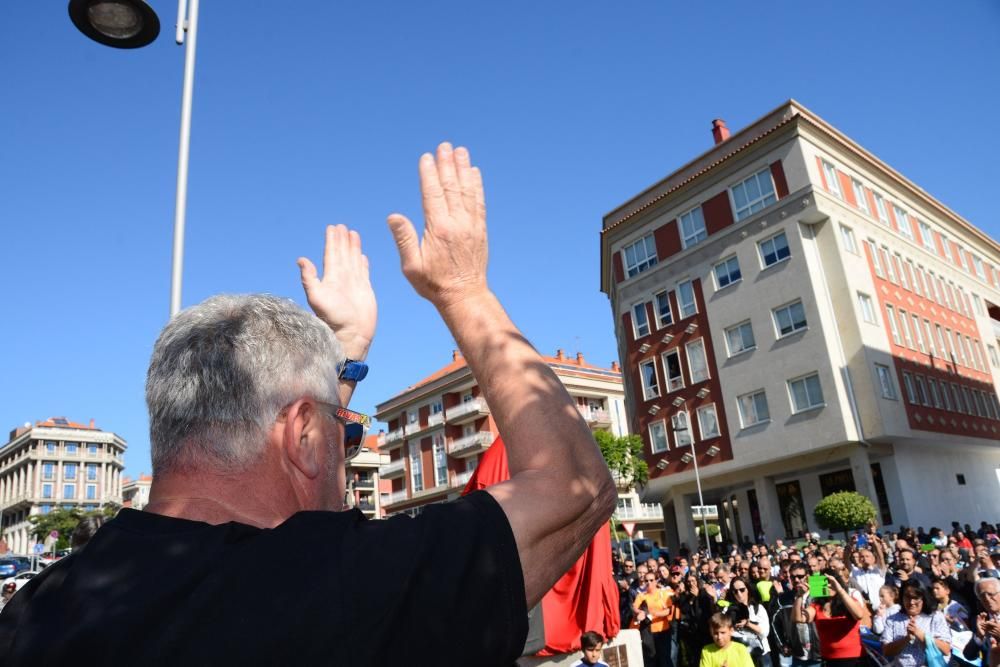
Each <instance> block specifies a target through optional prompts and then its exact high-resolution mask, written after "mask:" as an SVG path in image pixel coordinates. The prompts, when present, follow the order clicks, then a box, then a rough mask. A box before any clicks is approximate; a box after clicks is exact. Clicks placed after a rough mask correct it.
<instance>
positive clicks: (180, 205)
mask: <svg viewBox="0 0 1000 667" xmlns="http://www.w3.org/2000/svg"><path fill="white" fill-rule="evenodd" d="M188 2H189V6H188V7H187V9H188V11H187V17H186V18H185V16H184V14H185V12H184V4H185V3H184V0H181V1H180V2H179V3H178V7H177V23H178V27H177V40H178V43H180V42H181V41H183V40H184V34H183V33H184V32H187V45H186V46H185V49H184V92H183V95H182V97H181V137H180V144H179V147H178V153H177V199H176V202H175V204H174V260H173V267H172V270H171V274H170V316H171V317H173V316H174V315H176V314H177V312H178V311H179V310H180V309H181V279H182V277H183V273H184V222H185V217H186V215H187V185H188V154H189V152H190V146H191V98H192V97H193V95H194V58H195V49H196V48H197V45H198V0H188ZM185 21H186V23H185Z"/></svg>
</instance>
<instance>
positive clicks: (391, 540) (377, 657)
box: [0, 143, 617, 667]
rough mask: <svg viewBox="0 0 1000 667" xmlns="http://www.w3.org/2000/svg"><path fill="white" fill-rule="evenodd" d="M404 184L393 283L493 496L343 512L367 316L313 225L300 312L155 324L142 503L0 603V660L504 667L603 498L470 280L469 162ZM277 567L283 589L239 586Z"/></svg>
mask: <svg viewBox="0 0 1000 667" xmlns="http://www.w3.org/2000/svg"><path fill="white" fill-rule="evenodd" d="M418 168H419V173H420V180H421V190H422V194H423V210H424V218H425V227H424V230H423V235H422V237H421V235H419V234H418V232H417V231H416V229H415V228H414V226H413V224H412V223H411V222H410V221H409V220H408V219H407V218H405V217H403V216H402V215H398V214H393V215H391V216H389V220H388V223H389V228H390V231H391V232H392V235H393V237H394V238H395V241H396V246H397V249H398V251H399V256H400V261H401V265H402V271H403V274H404V275H405V277H406V278H407V279H408V280H409V282H410V284H411V285H412V286H413V287H414V289H415V290H416V292H417V293H418V294H419V295H421V296H422V297H424V298H426V299H427V300H428V301H430V303H431V304H432V305H433V306H434V307H435V308H436V310H437V312H438V314H439V315H440V316H441V317H442V319H443V320H444V323H445V324H446V325H447V326H448V328H449V329H450V332H451V334H452V336H453V337H454V339H455V341H456V342H457V343H458V346H459V348H460V349H461V351H462V354H463V357H464V359H465V360H466V362H467V363H468V366H469V368H470V370H471V371H472V374H473V375H474V376H475V377H476V378H478V379H479V381H480V387H481V388H482V390H483V394H484V397H485V399H486V401H487V402H488V403H489V406H490V408H491V413H492V417H493V419H494V420H495V421H496V424H497V426H498V429H499V432H500V434H501V435H502V438H503V443H504V445H505V449H506V453H507V463H508V468H509V471H510V479H509V480H507V481H505V482H502V483H500V484H497V485H494V486H491V487H489V488H488V489H485V490H480V491H475V492H472V493H469V494H467V495H465V496H462V497H461V498H459V499H457V500H454V501H451V502H447V503H440V504H434V505H429V506H427V507H426V508H425V509H424V511H423V512H422V513H421V514H420V515H419V516H417V517H414V518H411V517H408V516H405V515H403V516H396V517H391V518H389V519H387V520H385V521H368V520H366V519H365V517H364V515H363V514H362V513H361V511H360V510H358V509H351V510H347V507H346V502H345V489H346V482H345V475H346V474H345V463H346V462H347V461H348V460H350V458H351V457H352V456H354V455H355V454H356V453H357V452H358V451H359V450H360V448H361V445H362V444H363V443H364V436H365V431H366V429H367V426H368V425H369V424H370V419H369V418H368V417H367V416H366V415H363V414H361V413H358V412H355V411H353V410H350V409H349V408H348V407H347V405H348V403H349V400H350V398H351V396H352V394H353V392H354V388H355V386H356V384H357V383H358V382H360V381H362V380H363V379H364V377H365V375H366V373H367V371H368V368H367V366H366V364H365V360H366V357H367V354H368V350H369V347H370V345H371V342H372V340H373V338H374V335H375V322H376V311H377V307H376V302H375V294H374V292H373V290H372V287H371V281H370V279H369V267H368V260H367V258H366V257H365V256H364V254H363V253H362V251H361V238H360V236H359V235H358V234H357V233H356V232H351V231H349V230H348V229H347V228H346V227H344V226H342V225H338V226H336V227H333V226H331V227H329V228H328V229H327V233H326V246H325V254H324V262H323V276H322V277H320V276H319V273H318V271H317V269H316V267H315V266H314V265H313V263H312V262H311V261H309V260H308V259H305V258H301V259H299V262H298V263H299V269H300V277H301V280H302V284H303V287H304V289H305V293H306V299H307V301H308V303H309V305H310V307H311V308H312V309H313V312H314V313H315V316H314V315H312V314H310V313H308V312H307V311H305V310H304V309H302V308H301V307H299V306H298V305H296V304H295V303H294V302H292V301H290V300H286V299H280V298H277V297H273V296H268V295H249V296H218V297H213V298H210V299H208V300H207V301H205V302H203V303H201V304H199V305H197V306H194V307H192V308H188V309H186V310H184V311H182V312H181V313H179V314H177V315H175V316H174V317H173V319H171V320H170V322H169V323H168V324H167V326H166V327H165V328H164V330H163V332H162V333H161V334H160V337H159V339H158V340H157V341H156V344H155V345H154V347H153V354H152V361H151V363H150V367H149V372H148V375H147V380H146V400H147V405H148V407H149V417H150V442H151V453H152V459H153V474H154V481H153V485H152V487H151V489H150V499H149V505H148V506H147V507H146V511H143V512H138V511H135V510H130V509H123V510H122V511H121V513H120V514H119V515H118V516H117V517H116V518H115V519H113V520H111V521H109V522H107V523H106V524H105V525H104V526H102V527H101V529H100V530H99V531H98V532H97V533H96V534H95V535H94V537H93V538H92V539H91V540H90V542H89V543H88V544H87V546H86V548H84V549H82V550H80V551H79V552H76V553H74V554H72V555H70V556H69V557H67V558H65V559H63V560H61V561H59V562H58V563H55V564H53V565H50V566H49V567H48V568H46V569H45V570H44V571H43V572H42V573H41V574H39V575H38V576H36V577H35V578H33V579H32V580H31V581H30V582H29V583H28V584H27V585H26V586H25V587H24V588H23V589H22V590H21V591H20V593H18V595H17V596H15V598H14V600H13V601H12V602H11V603H10V604H9V605H8V606H7V607H6V608H5V609H4V613H3V615H2V616H0V663H3V665H4V666H5V667H8V666H11V665H24V664H71V663H72V664H92V665H118V664H143V665H158V664H170V665H186V664H197V665H204V664H217V665H240V664H289V665H293V664H294V665H307V664H348V665H359V666H361V665H388V664H411V663H412V659H413V651H414V646H419V648H420V651H421V653H422V654H423V655H427V656H431V655H432V656H435V664H438V665H476V666H477V667H478V666H488V665H503V666H505V667H506V666H509V665H510V664H512V663H513V662H514V661H515V660H516V659H517V658H518V657H519V656H520V655H521V653H522V652H523V649H524V645H525V639H526V636H527V631H528V623H527V611H528V609H529V608H531V607H534V606H535V605H536V604H537V603H538V602H539V601H540V600H541V598H542V596H543V595H544V594H545V593H546V592H547V591H548V590H549V589H550V588H551V587H552V585H553V584H554V583H555V582H556V581H557V580H558V579H559V578H560V577H561V576H562V575H563V573H564V572H566V570H568V569H569V568H570V566H571V565H573V564H574V563H575V562H576V560H577V558H578V557H579V556H580V554H581V553H582V552H583V550H584V549H585V548H586V547H587V545H588V544H589V543H590V541H591V539H592V537H593V536H594V535H595V534H596V532H597V531H598V529H600V528H601V527H602V526H604V525H605V524H606V522H607V520H608V519H609V518H610V516H611V514H612V512H613V511H614V509H615V506H616V503H617V492H616V488H615V484H614V482H613V480H612V478H611V475H610V473H609V472H608V468H607V465H606V464H605V462H604V460H603V458H602V457H601V453H600V450H599V449H598V447H597V444H596V443H595V441H594V437H593V434H592V433H591V431H590V429H589V428H588V426H587V424H586V422H585V421H584V420H583V418H582V416H581V415H580V412H579V410H577V409H576V405H575V404H574V402H573V401H572V400H571V398H570V396H569V395H568V393H567V392H566V389H565V387H564V386H563V384H562V383H561V382H560V381H559V380H558V378H557V377H556V376H555V374H554V373H553V372H552V370H551V368H550V367H549V366H548V365H547V364H546V363H545V361H544V360H543V359H542V358H541V357H540V356H539V355H538V353H537V352H536V351H535V350H534V348H533V347H532V346H531V345H530V343H529V342H528V341H527V340H526V339H525V338H524V336H523V335H522V334H521V333H520V331H519V330H518V329H517V328H516V327H515V326H514V324H513V322H512V321H511V320H510V318H509V317H508V315H507V313H506V312H505V311H504V309H503V307H502V306H501V304H500V302H499V301H498V300H497V298H496V296H495V295H494V294H493V292H492V290H491V289H490V287H489V285H488V283H487V272H486V264H487V256H488V249H487V240H486V207H485V203H484V195H483V187H482V180H481V176H480V173H479V170H478V169H477V168H475V167H473V166H472V164H471V162H470V157H469V153H468V151H466V150H465V149H464V148H459V149H453V148H452V147H451V145H450V144H447V143H444V144H441V145H440V146H439V148H438V151H437V156H436V157H435V156H432V155H431V154H425V155H423V156H422V157H421V158H420V161H419V165H418ZM380 175H381V174H373V175H372V176H373V177H378V176H380ZM274 233H275V234H280V235H284V236H287V235H289V234H290V233H292V232H291V230H290V229H288V228H282V229H275V230H274ZM399 354H400V355H406V354H410V351H400V352H399ZM278 574H280V575H281V585H280V586H265V587H263V588H262V587H261V586H260V585H259V582H260V581H261V578H262V577H270V576H277V575H278ZM470 591H474V592H475V595H470V594H469V593H470ZM81 610H82V611H81ZM56 629H57V630H58V632H56V634H53V633H54V632H55V630H56Z"/></svg>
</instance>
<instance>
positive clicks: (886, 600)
mask: <svg viewBox="0 0 1000 667" xmlns="http://www.w3.org/2000/svg"><path fill="white" fill-rule="evenodd" d="M878 599H879V606H878V609H876V610H875V615H874V616H873V617H872V632H874V633H875V634H877V635H880V634H882V633H883V632H885V619H887V618H889V617H890V616H892V615H893V614H895V613H896V612H898V611H899V589H898V588H896V587H895V586H883V587H882V588H880V589H878Z"/></svg>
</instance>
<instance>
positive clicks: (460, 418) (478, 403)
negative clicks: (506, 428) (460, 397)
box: [447, 398, 490, 424]
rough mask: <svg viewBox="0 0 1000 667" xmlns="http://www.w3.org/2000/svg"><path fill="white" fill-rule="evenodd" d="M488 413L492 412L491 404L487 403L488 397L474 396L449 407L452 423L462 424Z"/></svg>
mask: <svg viewBox="0 0 1000 667" xmlns="http://www.w3.org/2000/svg"><path fill="white" fill-rule="evenodd" d="M488 414H490V406H488V405H486V399H484V398H474V399H472V400H471V401H465V402H464V403H459V404H458V405H456V406H454V407H451V408H448V412H447V419H448V421H449V422H450V423H453V424H460V423H462V422H467V421H470V420H473V419H476V418H478V417H483V416H485V415H488Z"/></svg>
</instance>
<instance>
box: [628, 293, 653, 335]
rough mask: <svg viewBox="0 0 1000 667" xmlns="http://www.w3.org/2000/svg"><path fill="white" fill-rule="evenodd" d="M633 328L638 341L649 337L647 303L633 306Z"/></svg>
mask: <svg viewBox="0 0 1000 667" xmlns="http://www.w3.org/2000/svg"><path fill="white" fill-rule="evenodd" d="M632 328H633V329H634V330H635V337H636V339H639V338H642V337H643V336H648V335H649V317H648V316H647V315H646V302H645V301H643V302H642V303H637V304H635V305H634V306H632Z"/></svg>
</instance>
